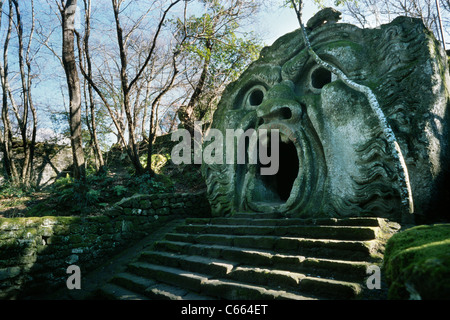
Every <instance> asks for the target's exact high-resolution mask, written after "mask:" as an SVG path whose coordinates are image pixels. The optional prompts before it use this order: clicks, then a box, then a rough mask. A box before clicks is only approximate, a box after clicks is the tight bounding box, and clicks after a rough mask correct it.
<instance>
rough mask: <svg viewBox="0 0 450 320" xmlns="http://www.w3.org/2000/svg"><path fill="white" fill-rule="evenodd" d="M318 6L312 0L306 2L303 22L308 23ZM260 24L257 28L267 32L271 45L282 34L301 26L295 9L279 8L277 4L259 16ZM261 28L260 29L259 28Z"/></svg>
mask: <svg viewBox="0 0 450 320" xmlns="http://www.w3.org/2000/svg"><path fill="white" fill-rule="evenodd" d="M318 10H319V9H318V7H317V6H316V5H314V4H313V1H312V0H309V1H306V2H305V7H304V9H303V23H305V24H306V22H307V21H308V19H309V18H311V17H312V16H313V15H314V14H315V13H316V12H317V11H318ZM258 20H259V24H260V25H259V26H257V28H255V29H257V30H255V31H262V32H264V33H266V35H265V36H264V40H265V42H266V43H267V44H268V45H270V44H272V43H273V42H274V41H275V40H276V39H278V38H279V37H281V36H282V35H284V34H286V33H288V32H291V31H294V30H296V29H298V28H299V24H298V20H297V17H296V15H295V12H294V10H293V9H290V8H279V6H278V5H277V4H275V5H272V7H271V8H269V9H268V10H265V12H262V13H261V14H260V16H259V17H258ZM258 28H260V30H258Z"/></svg>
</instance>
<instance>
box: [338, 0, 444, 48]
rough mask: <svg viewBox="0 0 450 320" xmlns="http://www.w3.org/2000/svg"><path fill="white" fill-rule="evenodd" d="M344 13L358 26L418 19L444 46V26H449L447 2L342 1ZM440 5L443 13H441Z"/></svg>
mask: <svg viewBox="0 0 450 320" xmlns="http://www.w3.org/2000/svg"><path fill="white" fill-rule="evenodd" d="M343 2H344V3H345V10H344V13H345V14H346V15H347V16H348V17H350V18H351V19H352V20H354V21H356V22H357V23H358V24H359V25H360V26H362V27H364V28H366V27H377V26H379V25H380V24H381V23H389V22H391V21H392V20H393V19H394V18H395V17H397V16H407V17H413V18H419V19H421V20H422V21H423V23H424V25H425V26H426V27H427V28H428V29H430V30H432V31H433V33H434V34H435V36H436V38H438V39H441V41H442V42H443V44H444V45H445V43H444V42H445V35H444V29H445V28H444V25H445V24H447V25H449V23H450V21H448V19H449V13H450V2H449V0H408V1H405V0H358V1H349V0H345V1H343ZM440 5H442V7H443V9H444V11H443V12H442V16H441V10H440Z"/></svg>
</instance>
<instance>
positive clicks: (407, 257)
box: [384, 224, 450, 299]
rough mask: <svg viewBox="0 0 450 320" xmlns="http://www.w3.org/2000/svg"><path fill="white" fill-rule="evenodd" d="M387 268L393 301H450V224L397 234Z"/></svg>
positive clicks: (387, 254)
mask: <svg viewBox="0 0 450 320" xmlns="http://www.w3.org/2000/svg"><path fill="white" fill-rule="evenodd" d="M384 268H385V272H386V278H387V280H388V282H389V285H390V288H389V299H449V298H450V224H438V225H431V226H430V225H422V226H417V227H414V228H411V229H408V230H405V231H403V232H400V233H398V234H396V235H394V236H393V237H392V238H391V239H390V240H389V241H388V243H387V246H386V252H385V261H384Z"/></svg>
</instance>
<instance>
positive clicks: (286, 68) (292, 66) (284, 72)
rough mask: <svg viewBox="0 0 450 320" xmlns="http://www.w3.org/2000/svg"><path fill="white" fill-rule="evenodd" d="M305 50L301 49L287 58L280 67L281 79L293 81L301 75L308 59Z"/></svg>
mask: <svg viewBox="0 0 450 320" xmlns="http://www.w3.org/2000/svg"><path fill="white" fill-rule="evenodd" d="M309 58H310V57H309V53H308V51H307V50H302V51H300V52H299V53H298V54H296V55H295V56H294V57H292V58H291V59H290V60H288V61H287V62H286V63H285V64H284V65H283V67H282V69H281V77H282V79H283V80H291V81H295V80H296V78H297V77H298V76H299V75H301V73H302V71H303V68H304V67H305V64H306V62H307V61H308V59H309Z"/></svg>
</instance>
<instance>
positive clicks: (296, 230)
mask: <svg viewBox="0 0 450 320" xmlns="http://www.w3.org/2000/svg"><path fill="white" fill-rule="evenodd" d="M377 230H378V229H377V228H375V227H353V226H352V227H348V226H307V225H306V226H305V225H292V224H291V225H289V226H269V225H268V226H255V225H217V224H211V225H208V224H206V225H205V224H186V225H180V226H178V227H177V228H176V232H178V233H186V234H226V235H248V236H251V235H267V236H295V237H302V238H310V239H334V240H374V239H376V237H377Z"/></svg>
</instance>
